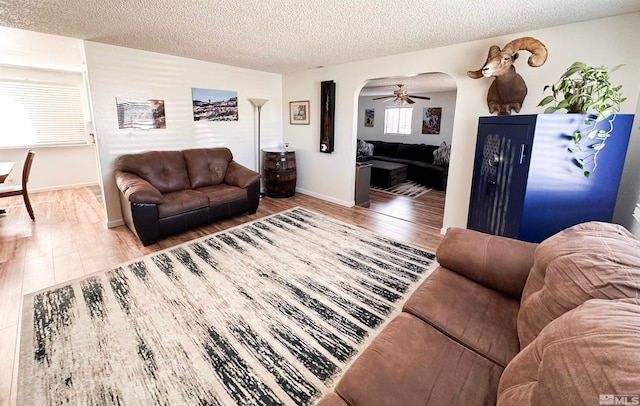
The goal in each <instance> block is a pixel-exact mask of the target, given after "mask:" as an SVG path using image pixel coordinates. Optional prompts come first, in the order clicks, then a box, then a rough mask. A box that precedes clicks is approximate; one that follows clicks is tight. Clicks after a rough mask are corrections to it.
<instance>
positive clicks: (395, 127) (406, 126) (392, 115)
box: [384, 106, 413, 135]
mask: <svg viewBox="0 0 640 406" xmlns="http://www.w3.org/2000/svg"><path fill="white" fill-rule="evenodd" d="M412 118H413V107H411V106H409V107H404V106H403V107H395V106H394V107H387V108H385V110H384V133H385V134H390V135H411V121H412Z"/></svg>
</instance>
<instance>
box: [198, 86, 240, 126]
mask: <svg viewBox="0 0 640 406" xmlns="http://www.w3.org/2000/svg"><path fill="white" fill-rule="evenodd" d="M191 99H192V102H193V121H238V92H234V91H230V90H214V89H199V88H196V87H193V88H191Z"/></svg>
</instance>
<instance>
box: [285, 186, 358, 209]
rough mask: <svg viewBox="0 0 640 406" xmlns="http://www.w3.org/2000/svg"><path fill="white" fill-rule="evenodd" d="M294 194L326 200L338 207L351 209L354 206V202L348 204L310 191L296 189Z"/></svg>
mask: <svg viewBox="0 0 640 406" xmlns="http://www.w3.org/2000/svg"><path fill="white" fill-rule="evenodd" d="M296 192H300V193H302V194H304V195H308V196H311V197H315V198H318V199H322V200H326V201H328V202H331V203H335V204H339V205H340V206H346V207H353V206H355V204H356V202H355V200H352V201H350V202H348V201H345V200H339V199H334V198H333V197H331V196H326V195H323V194H320V193H315V192H312V191H310V190H305V189H300V188H296Z"/></svg>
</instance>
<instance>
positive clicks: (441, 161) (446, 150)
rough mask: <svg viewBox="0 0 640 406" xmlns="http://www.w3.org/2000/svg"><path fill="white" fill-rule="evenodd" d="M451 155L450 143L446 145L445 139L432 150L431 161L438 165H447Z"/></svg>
mask: <svg viewBox="0 0 640 406" xmlns="http://www.w3.org/2000/svg"><path fill="white" fill-rule="evenodd" d="M450 155H451V145H447V143H446V142H445V141H442V144H440V146H439V147H438V149H436V150H435V151H433V163H434V164H435V165H438V166H442V167H445V168H446V167H448V166H449V156H450Z"/></svg>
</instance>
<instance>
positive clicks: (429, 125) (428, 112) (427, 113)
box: [422, 107, 442, 134]
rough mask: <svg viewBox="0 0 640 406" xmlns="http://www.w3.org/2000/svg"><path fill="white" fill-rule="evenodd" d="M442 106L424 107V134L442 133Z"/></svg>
mask: <svg viewBox="0 0 640 406" xmlns="http://www.w3.org/2000/svg"><path fill="white" fill-rule="evenodd" d="M441 118H442V107H425V108H424V109H422V134H440V119H441Z"/></svg>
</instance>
